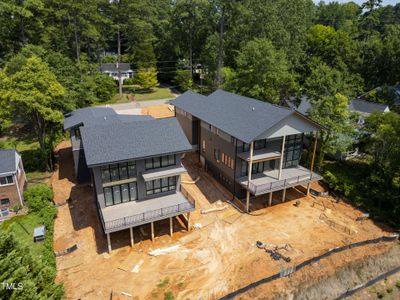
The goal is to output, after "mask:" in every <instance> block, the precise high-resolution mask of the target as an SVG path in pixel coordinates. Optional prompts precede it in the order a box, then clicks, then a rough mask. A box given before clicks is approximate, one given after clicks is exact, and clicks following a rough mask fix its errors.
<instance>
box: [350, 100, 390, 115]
mask: <svg viewBox="0 0 400 300" xmlns="http://www.w3.org/2000/svg"><path fill="white" fill-rule="evenodd" d="M388 109H389V106H388V105H386V104H379V103H374V102H369V101H365V100H361V99H353V100H351V102H350V104H349V110H350V111H356V112H360V113H367V114H371V113H373V112H378V111H379V112H385V111H388Z"/></svg>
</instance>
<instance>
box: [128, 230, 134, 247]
mask: <svg viewBox="0 0 400 300" xmlns="http://www.w3.org/2000/svg"><path fill="white" fill-rule="evenodd" d="M129 233H130V235H131V247H133V245H134V244H135V240H134V238H133V227H130V228H129Z"/></svg>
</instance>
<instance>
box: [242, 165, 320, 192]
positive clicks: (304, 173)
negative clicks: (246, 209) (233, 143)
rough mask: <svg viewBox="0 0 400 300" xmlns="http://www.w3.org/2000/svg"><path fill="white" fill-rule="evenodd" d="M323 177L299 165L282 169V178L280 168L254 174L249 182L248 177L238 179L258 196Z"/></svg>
mask: <svg viewBox="0 0 400 300" xmlns="http://www.w3.org/2000/svg"><path fill="white" fill-rule="evenodd" d="M321 179H322V176H321V175H319V174H317V173H315V172H310V170H308V169H306V168H304V167H302V166H297V167H292V168H286V169H282V171H281V179H279V170H278V169H277V170H271V171H265V172H263V173H261V174H257V175H253V176H252V178H251V180H250V183H248V177H241V178H239V179H238V180H237V181H238V182H239V183H240V185H241V186H242V187H244V188H245V189H247V190H248V191H249V192H250V193H251V194H253V195H254V196H258V195H262V194H266V193H271V192H274V191H279V190H283V189H286V188H290V187H294V186H296V185H301V184H306V183H310V182H314V181H318V180H321Z"/></svg>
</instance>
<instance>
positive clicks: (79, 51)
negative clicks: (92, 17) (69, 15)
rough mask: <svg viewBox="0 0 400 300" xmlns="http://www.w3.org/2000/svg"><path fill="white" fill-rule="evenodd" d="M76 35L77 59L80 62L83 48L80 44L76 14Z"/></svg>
mask: <svg viewBox="0 0 400 300" xmlns="http://www.w3.org/2000/svg"><path fill="white" fill-rule="evenodd" d="M74 37H75V51H76V60H77V61H78V63H79V62H80V58H81V56H80V53H81V49H80V45H79V37H78V27H77V20H76V16H74Z"/></svg>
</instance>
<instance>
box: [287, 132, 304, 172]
mask: <svg viewBox="0 0 400 300" xmlns="http://www.w3.org/2000/svg"><path fill="white" fill-rule="evenodd" d="M302 148H303V134H295V135H289V136H287V137H286V141H285V151H284V156H283V168H289V167H296V166H298V164H299V161H300V156H301V150H302Z"/></svg>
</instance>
